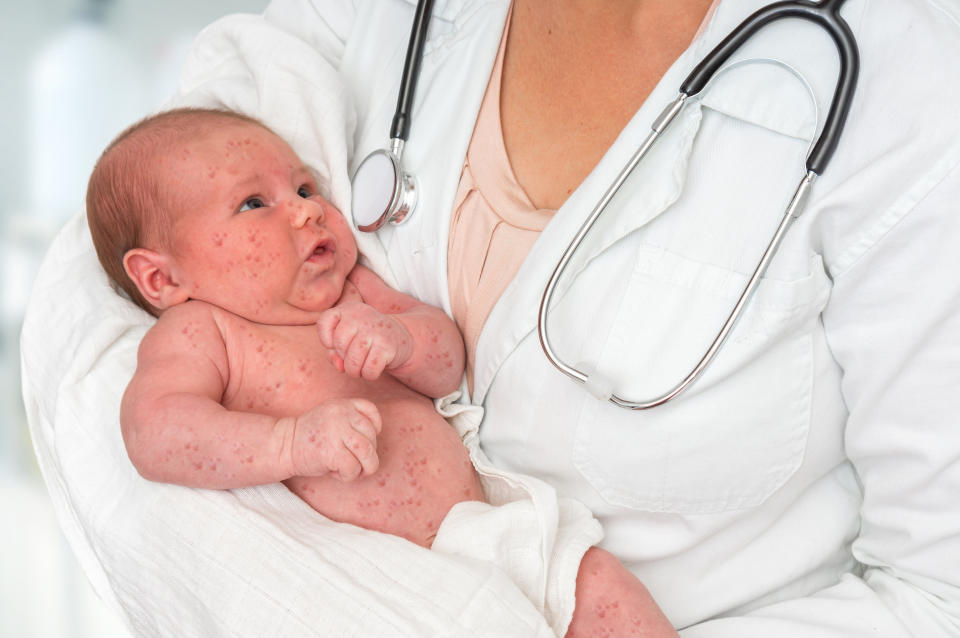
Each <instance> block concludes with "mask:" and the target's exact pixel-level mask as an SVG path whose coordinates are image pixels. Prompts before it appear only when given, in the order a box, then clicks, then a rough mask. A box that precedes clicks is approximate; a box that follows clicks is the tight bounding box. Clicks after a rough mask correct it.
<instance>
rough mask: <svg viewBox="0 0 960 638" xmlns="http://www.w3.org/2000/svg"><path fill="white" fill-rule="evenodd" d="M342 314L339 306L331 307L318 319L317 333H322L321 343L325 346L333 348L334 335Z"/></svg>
mask: <svg viewBox="0 0 960 638" xmlns="http://www.w3.org/2000/svg"><path fill="white" fill-rule="evenodd" d="M342 316H343V314H342V313H341V312H340V309H339V308H330V309H329V310H325V311H324V312H323V313H322V314H321V315H320V318H319V319H317V333H318V334H319V335H320V343H322V344H323V347H325V348H333V335H334V333H335V332H336V330H337V325H338V324H339V323H340V319H341V317H342Z"/></svg>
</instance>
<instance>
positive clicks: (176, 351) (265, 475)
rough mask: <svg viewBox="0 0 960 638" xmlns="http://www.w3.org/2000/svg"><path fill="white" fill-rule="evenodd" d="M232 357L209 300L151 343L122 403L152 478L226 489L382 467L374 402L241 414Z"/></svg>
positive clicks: (126, 435)
mask: <svg viewBox="0 0 960 638" xmlns="http://www.w3.org/2000/svg"><path fill="white" fill-rule="evenodd" d="M228 379H229V369H228V361H227V352H226V348H225V345H224V341H223V338H222V335H221V333H220V329H219V327H218V325H217V323H216V321H215V319H214V317H213V316H212V314H211V313H210V310H209V308H208V307H206V306H205V305H204V304H199V303H195V302H188V303H186V304H181V305H179V306H175V307H173V308H171V309H169V310H167V311H166V312H165V313H164V314H163V316H162V317H161V318H160V320H159V321H158V322H157V324H156V325H155V326H154V327H153V328H151V330H150V331H149V332H148V333H147V335H146V336H145V337H144V339H143V341H142V343H141V344H140V349H139V351H138V354H137V370H136V372H135V374H134V376H133V379H132V380H131V381H130V384H129V385H128V386H127V390H126V392H125V393H124V396H123V401H122V403H121V407H120V425H121V428H122V431H123V439H124V443H125V444H126V447H127V453H128V455H129V456H130V460H131V461H132V462H133V464H134V466H135V467H136V468H137V471H138V472H140V474H141V475H142V476H143V477H144V478H147V479H150V480H153V481H161V482H164V483H175V484H178V485H187V486H192V487H205V488H215V489H226V488H233V487H242V486H249V485H260V484H264V483H273V482H277V481H282V480H285V479H288V478H290V477H292V476H318V475H321V474H326V473H327V472H333V473H335V474H336V476H338V477H339V478H341V479H343V480H350V479H353V478H356V477H357V476H359V475H360V474H372V473H373V472H375V471H376V469H377V466H378V458H377V453H376V437H377V434H378V433H379V431H380V416H379V413H378V412H377V409H376V408H375V407H374V406H373V404H372V403H370V402H369V401H365V400H363V399H337V400H330V401H325V402H323V403H321V404H320V405H318V406H316V407H315V408H313V409H312V410H310V411H308V412H306V413H304V414H302V415H299V416H297V417H286V418H276V417H272V416H268V415H265V414H254V413H250V412H237V411H231V410H227V409H226V408H224V407H223V406H222V405H221V404H220V401H221V399H222V397H223V392H224V390H225V388H226V387H227V381H228Z"/></svg>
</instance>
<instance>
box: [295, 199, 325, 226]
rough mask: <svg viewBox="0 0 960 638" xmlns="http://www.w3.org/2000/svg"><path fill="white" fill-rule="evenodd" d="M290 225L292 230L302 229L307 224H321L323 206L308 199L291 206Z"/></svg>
mask: <svg viewBox="0 0 960 638" xmlns="http://www.w3.org/2000/svg"><path fill="white" fill-rule="evenodd" d="M291 206H292V208H293V210H292V211H291V213H290V223H291V224H293V227H294V228H303V227H304V226H306V225H307V224H309V223H311V222H312V223H317V224H320V223H323V206H321V205H320V204H319V203H318V202H315V201H311V200H309V199H301V200H300V201H298V202H295V203H293V204H291Z"/></svg>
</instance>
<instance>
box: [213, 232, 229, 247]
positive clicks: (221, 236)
mask: <svg viewBox="0 0 960 638" xmlns="http://www.w3.org/2000/svg"><path fill="white" fill-rule="evenodd" d="M226 238H227V234H226V233H214V234H213V235H212V236H211V238H210V239H211V240H212V241H213V245H214V246H216V247H217V248H220V247H222V246H223V240H225V239H226Z"/></svg>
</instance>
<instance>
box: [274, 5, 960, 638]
mask: <svg viewBox="0 0 960 638" xmlns="http://www.w3.org/2000/svg"><path fill="white" fill-rule="evenodd" d="M508 5H509V3H508V2H506V0H503V1H499V2H497V1H492V2H465V1H458V0H450V1H448V2H438V3H437V6H436V7H435V9H434V18H433V21H432V23H431V27H430V33H429V38H428V41H427V45H426V53H425V57H424V60H423V64H422V72H421V77H420V81H419V85H418V89H417V90H418V93H417V96H418V98H417V102H416V106H415V108H414V113H413V117H412V128H411V132H410V140H409V142H408V144H407V145H406V148H405V151H404V161H405V165H406V168H407V170H408V171H410V172H411V173H413V174H415V175H416V176H417V178H418V180H419V195H420V203H419V204H418V209H417V212H416V213H414V214H413V215H412V216H411V217H410V218H409V219H408V221H406V222H405V223H404V224H402V225H399V226H391V227H386V228H385V229H383V230H381V231H379V236H380V240H381V241H382V243H383V245H384V247H385V249H386V251H387V254H388V256H389V259H390V262H391V264H392V266H393V268H394V271H395V273H396V275H397V277H398V278H399V280H400V284H401V286H402V287H403V288H405V289H407V290H408V291H409V292H411V293H413V294H414V295H416V296H418V297H420V298H422V299H424V300H426V301H428V302H429V303H433V304H436V305H441V306H443V307H444V308H446V309H448V310H449V311H450V312H451V313H452V314H453V316H454V317H455V319H456V320H457V321H458V323H459V325H460V326H461V328H462V329H463V330H464V332H465V335H466V339H467V343H468V354H469V362H470V373H469V382H470V388H469V389H470V399H471V401H472V402H474V403H477V404H483V405H484V406H485V408H486V416H485V419H484V422H483V425H482V428H481V442H482V444H483V446H484V448H485V450H486V451H487V453H488V454H489V455H490V457H491V459H492V460H493V461H494V463H495V464H499V465H501V466H503V467H505V468H507V469H510V470H516V471H521V472H526V473H532V474H534V475H536V476H539V477H541V478H544V479H545V480H547V481H548V482H550V483H552V484H553V485H554V486H556V487H557V488H558V489H559V491H560V492H561V493H563V494H565V495H569V496H574V497H576V498H578V499H580V500H581V501H583V502H584V503H586V504H587V505H588V506H589V507H590V508H591V509H592V510H593V512H594V513H595V514H596V515H597V516H598V518H599V519H600V521H601V522H602V523H603V526H604V529H605V531H606V538H605V541H604V543H603V546H604V547H605V548H606V549H608V550H610V551H611V552H613V553H614V554H615V555H617V556H618V557H619V558H620V559H621V560H622V561H624V563H625V564H626V565H627V566H628V567H630V568H631V569H632V570H633V571H634V572H635V573H636V574H637V575H638V576H639V577H640V579H641V580H642V581H643V582H644V583H645V584H646V585H647V586H648V588H649V589H650V591H651V592H652V593H653V595H654V598H656V599H657V601H658V603H659V604H660V606H661V608H662V610H663V612H664V613H665V614H666V616H667V617H668V618H669V619H670V620H671V621H672V622H673V623H674V624H675V626H677V627H678V628H685V630H684V631H683V635H684V636H685V637H694V636H696V637H701V636H703V637H710V638H714V637H718V636H737V637H739V638H743V637H746V636H778V637H788V636H789V637H793V636H796V637H808V636H814V635H816V636H825V637H826V636H829V637H831V638H833V637H836V638H840V637H843V638H850V637H852V636H878V635H882V636H890V637H895V636H896V637H906V636H923V637H925V638H927V637H931V638H932V637H935V636H944V637H946V636H957V635H960V515H958V506H957V496H956V495H957V494H958V493H960V430H958V429H957V427H956V422H957V415H958V414H960V400H958V396H960V395H958V393H957V392H956V391H955V387H956V384H957V378H958V371H960V278H958V277H957V274H956V273H957V271H958V266H960V261H958V258H957V254H958V253H957V246H960V216H958V215H957V214H956V208H957V202H958V201H960V125H958V120H957V118H956V117H955V111H956V104H957V103H958V101H960V89H958V85H960V83H958V82H957V81H956V80H957V75H956V63H957V61H958V60H960V26H958V21H960V10H958V8H957V5H956V4H955V3H951V2H947V1H941V2H938V1H937V0H909V1H896V0H869V1H866V0H850V1H849V2H847V3H846V6H845V7H844V9H843V11H842V15H843V16H844V17H845V19H846V20H847V22H848V23H849V24H850V25H851V27H852V29H853V31H854V34H855V36H856V37H857V40H858V43H859V47H860V54H861V73H860V85H859V88H858V93H857V96H856V100H855V102H854V105H853V108H852V112H851V115H850V118H849V122H848V124H847V128H846V131H845V133H844V136H843V138H842V139H841V141H840V146H839V148H838V151H837V153H836V155H835V156H834V159H833V163H832V164H831V167H830V170H829V171H827V172H825V174H824V175H823V177H822V178H821V179H820V180H819V181H818V182H817V183H816V184H815V188H814V189H813V192H812V194H811V199H810V202H809V203H808V205H807V210H806V212H805V213H804V214H803V216H802V217H801V218H800V219H799V220H798V221H797V222H796V224H795V226H794V228H793V229H792V231H791V234H790V235H789V236H788V237H787V239H786V240H785V243H784V245H783V248H782V250H781V251H780V254H779V255H778V256H777V257H776V259H775V260H774V261H773V263H772V264H771V266H770V269H769V271H768V272H767V274H766V276H765V278H764V280H763V281H762V283H761V284H760V287H759V290H758V291H757V293H756V295H755V298H754V300H753V302H752V303H751V305H750V307H749V308H748V310H747V311H746V314H745V316H744V317H743V318H742V320H741V321H740V322H739V324H738V325H737V326H736V327H735V329H734V333H733V335H732V336H731V337H730V339H729V341H728V342H727V344H726V346H725V347H724V349H723V350H722V351H721V353H720V355H719V357H718V358H717V360H716V361H715V362H714V363H713V364H712V365H711V366H710V367H709V368H708V370H707V372H706V374H705V375H704V377H703V378H702V379H701V380H700V381H698V382H697V384H696V385H695V386H693V387H692V388H691V389H690V390H689V391H688V392H687V393H685V394H684V395H681V396H680V397H679V398H677V399H676V400H674V401H673V402H671V403H668V404H666V405H664V406H662V407H659V408H656V409H653V410H650V411H647V412H630V411H627V410H622V409H618V408H617V407H615V406H612V405H611V404H609V403H607V402H603V401H600V400H597V399H596V398H594V397H593V396H591V395H590V394H589V393H587V392H586V391H585V390H584V389H583V388H582V387H579V386H578V385H577V384H575V383H573V382H571V381H570V380H569V379H567V378H566V377H564V376H563V375H561V374H559V373H558V372H557V371H556V370H555V369H554V368H553V367H552V366H551V365H550V364H549V363H548V361H547V359H546V358H545V357H544V355H543V353H542V352H541V348H540V344H539V341H538V339H537V333H536V319H537V307H538V304H539V300H540V295H541V294H542V292H543V288H544V286H545V284H546V281H547V278H548V277H549V275H550V273H551V271H552V269H553V267H554V265H555V264H556V262H557V260H558V259H559V258H560V255H561V253H562V251H563V249H564V248H565V247H566V246H567V244H568V243H569V241H570V239H571V237H572V236H573V234H574V233H575V232H576V230H577V229H578V228H579V226H580V224H581V222H582V220H583V218H584V216H585V215H586V213H587V212H588V211H589V210H590V209H591V208H592V206H593V204H594V203H595V202H596V201H597V199H598V198H599V197H600V196H601V195H602V193H603V192H604V191H605V190H606V188H607V186H608V185H609V183H610V182H611V181H612V179H613V177H614V176H615V175H616V173H617V172H618V171H619V170H620V168H621V167H622V166H623V165H624V163H625V162H626V160H627V158H629V156H630V155H631V154H632V152H633V150H634V149H635V148H636V146H637V144H638V143H639V141H640V140H642V139H643V136H645V135H646V133H647V131H648V130H649V125H650V123H651V122H652V121H653V120H654V118H655V117H656V116H657V115H658V113H659V111H660V109H661V108H662V107H663V106H664V105H665V104H666V103H667V102H669V101H670V100H671V99H672V98H673V97H674V96H675V94H676V91H677V88H678V86H679V84H680V82H681V81H682V79H683V78H684V77H685V76H686V74H687V73H688V72H689V70H690V69H691V68H692V66H693V65H694V64H695V63H696V62H697V61H698V60H699V59H700V57H701V56H702V55H704V54H705V53H706V52H707V51H708V50H709V48H710V47H712V46H713V45H714V44H715V43H716V42H718V41H719V40H720V39H721V38H722V37H723V36H724V35H725V34H726V33H727V32H728V31H729V30H730V29H732V28H733V27H734V26H735V25H736V24H737V23H738V22H739V21H740V20H742V19H743V18H744V17H746V15H748V14H749V13H750V12H752V11H753V10H755V9H757V8H758V7H759V6H761V5H762V2H761V0H724V1H721V2H718V3H715V6H712V5H711V2H710V1H709V0H684V1H682V2H680V1H676V0H671V1H669V2H667V1H664V2H660V1H653V0H648V1H644V0H633V1H619V2H607V3H596V2H575V1H566V2H556V1H551V0H515V2H514V4H513V8H512V11H510V12H509V13H508ZM411 15H412V7H411V6H409V5H408V4H407V3H404V2H399V1H394V2H369V3H359V4H358V5H357V6H347V5H346V4H345V3H341V2H329V3H322V2H314V3H312V5H309V4H308V3H305V2H296V1H293V0H275V1H274V3H273V4H272V5H271V6H270V8H269V9H268V11H267V19H268V20H272V21H275V22H276V23H277V24H280V25H282V26H283V27H284V28H286V29H288V30H289V31H290V32H292V33H294V34H296V35H298V36H299V37H302V38H303V39H305V40H307V41H310V42H315V41H318V40H319V41H320V42H321V44H320V45H317V46H322V47H329V48H330V50H331V52H332V55H335V56H337V57H338V58H339V64H340V69H341V72H342V74H343V76H344V78H346V81H347V82H348V83H349V84H350V87H351V89H352V91H353V94H354V95H355V97H356V102H357V106H358V108H359V110H360V116H359V131H358V134H357V137H356V151H355V158H356V160H359V159H360V158H363V157H364V156H365V155H366V154H367V153H368V152H369V151H371V150H373V149H375V148H378V147H383V146H385V144H386V133H387V131H388V129H389V123H390V117H391V116H392V112H393V106H394V102H393V96H395V95H396V87H397V85H398V82H399V76H400V72H399V71H400V66H401V64H402V58H403V53H404V50H405V45H406V38H407V35H408V34H407V31H406V29H399V28H398V27H397V25H400V24H402V25H407V24H409V23H410V20H411ZM321 17H322V21H321ZM505 25H506V26H505ZM331 30H332V31H331ZM698 32H699V33H698ZM735 60H737V62H736V63H735V64H734V65H733V67H732V68H731V69H729V70H728V71H725V72H721V74H720V75H719V77H718V78H717V80H716V81H715V82H714V84H713V85H711V86H710V87H709V88H708V89H707V90H706V91H705V92H704V95H703V96H702V100H701V101H700V102H699V103H698V104H695V105H692V106H691V107H690V108H688V109H687V110H686V111H685V112H684V113H683V114H682V115H681V120H680V121H678V122H676V123H675V124H674V127H673V128H672V129H671V130H670V133H669V135H667V136H665V138H664V139H663V140H662V141H661V142H660V144H659V145H658V146H657V147H655V149H654V151H653V153H652V156H651V157H650V158H649V161H646V160H645V163H642V164H641V166H640V168H638V170H637V171H636V174H635V175H634V176H633V177H632V178H631V180H630V181H628V182H627V184H626V186H625V187H624V189H623V190H622V191H621V193H620V194H619V195H618V196H617V197H616V198H615V200H614V201H613V203H612V204H611V206H610V210H609V211H608V212H607V213H605V215H604V217H603V218H601V220H600V222H598V225H597V227H596V229H595V230H594V231H593V232H592V233H591V235H590V236H589V237H588V239H587V240H586V241H585V243H584V246H583V247H582V248H581V249H580V251H579V252H578V253H577V255H576V257H575V258H574V260H573V262H572V263H571V266H570V267H568V275H567V276H566V277H565V279H564V280H563V281H562V282H561V284H560V288H559V290H558V292H557V294H556V295H555V301H554V305H553V307H552V308H551V312H550V315H549V316H550V319H549V321H550V326H549V327H550V331H551V336H552V340H553V342H554V346H555V348H556V350H557V351H559V352H560V353H561V354H562V356H563V357H564V359H565V360H567V361H570V362H575V363H576V362H583V365H584V367H586V368H590V369H596V370H598V371H600V373H602V374H603V375H604V376H606V377H607V378H609V379H610V380H611V383H612V384H613V385H614V390H615V391H616V392H617V393H618V394H620V395H622V396H627V397H637V398H643V397H649V396H653V395H655V394H658V393H660V392H662V391H665V390H667V389H669V388H670V387H671V386H672V385H673V384H674V383H675V382H676V381H677V380H678V379H680V378H682V377H683V375H684V374H686V372H687V371H688V370H689V369H690V368H691V367H692V366H693V365H694V364H695V363H696V361H697V359H698V358H699V356H700V355H701V354H702V352H703V351H704V350H705V349H706V347H707V345H709V343H710V340H711V339H712V338H713V336H714V334H715V333H716V331H717V329H718V327H719V326H720V325H721V324H722V322H723V320H724V318H725V317H726V315H727V313H728V312H729V310H730V308H731V307H732V305H733V303H734V302H735V301H736V298H737V296H738V295H739V293H740V291H741V289H742V288H743V286H744V283H745V281H746V279H747V276H748V275H749V273H750V272H751V271H752V269H753V267H754V265H755V263H756V261H757V259H758V258H759V255H760V254H761V252H762V250H763V248H764V247H765V245H766V241H767V239H768V238H769V236H770V235H771V233H772V231H773V229H774V228H775V226H776V223H777V222H778V221H779V217H780V213H781V211H782V210H783V207H784V206H785V204H786V202H787V201H788V199H789V196H790V195H791V194H792V192H793V187H794V186H795V184H796V182H797V180H798V179H799V178H800V177H802V175H803V160H804V157H805V154H806V152H807V151H808V148H809V146H810V143H811V140H813V139H814V138H815V135H816V132H817V128H816V127H817V123H818V121H822V118H823V114H824V113H825V112H826V110H827V107H828V102H829V99H830V97H831V96H832V94H833V87H834V84H835V82H836V77H837V70H838V62H837V55H836V49H835V47H834V45H833V43H832V42H831V41H830V40H829V38H828V37H827V36H826V35H825V34H824V33H823V32H822V31H819V30H817V29H816V28H814V27H813V26H811V25H809V24H807V23H803V22H798V21H786V22H780V23H777V24H775V25H772V26H770V27H768V28H767V29H766V30H764V31H762V32H761V33H760V34H759V35H758V36H757V37H755V38H754V39H753V40H752V41H751V42H750V43H749V44H748V45H747V46H746V47H745V48H744V49H743V50H742V51H740V52H738V53H737V54H736V56H735ZM491 71H492V72H491ZM388 89H389V90H388ZM478 114H479V115H478Z"/></svg>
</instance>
